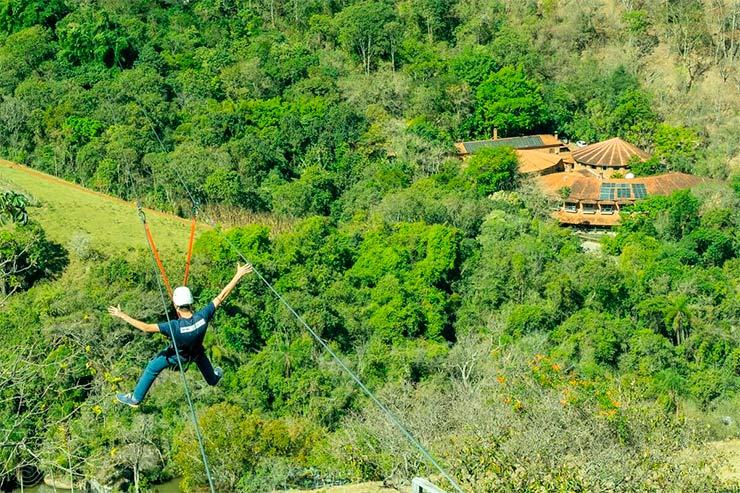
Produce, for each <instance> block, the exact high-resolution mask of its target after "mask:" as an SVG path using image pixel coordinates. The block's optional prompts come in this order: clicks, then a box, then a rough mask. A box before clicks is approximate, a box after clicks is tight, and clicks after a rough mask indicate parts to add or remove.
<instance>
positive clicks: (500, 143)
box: [463, 135, 545, 153]
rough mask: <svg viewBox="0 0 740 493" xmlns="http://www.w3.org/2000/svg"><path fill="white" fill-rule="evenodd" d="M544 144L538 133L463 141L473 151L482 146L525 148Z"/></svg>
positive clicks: (468, 149) (466, 147) (467, 148)
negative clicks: (526, 135)
mask: <svg viewBox="0 0 740 493" xmlns="http://www.w3.org/2000/svg"><path fill="white" fill-rule="evenodd" d="M543 145H545V143H544V142H543V141H542V138H541V137H540V136H538V135H533V136H528V137H508V138H505V139H496V140H482V141H479V142H463V146H465V149H466V150H467V151H468V152H470V153H473V152H475V151H477V150H478V149H481V148H483V147H513V148H514V149H526V148H529V147H541V146H543Z"/></svg>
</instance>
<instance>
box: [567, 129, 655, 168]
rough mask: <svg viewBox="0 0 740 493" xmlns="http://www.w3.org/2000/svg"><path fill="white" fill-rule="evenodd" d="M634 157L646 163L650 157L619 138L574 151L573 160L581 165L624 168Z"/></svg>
mask: <svg viewBox="0 0 740 493" xmlns="http://www.w3.org/2000/svg"><path fill="white" fill-rule="evenodd" d="M632 156H638V157H639V158H640V160H641V161H646V160H647V159H648V158H649V157H650V156H648V154H647V153H646V152H645V151H643V150H641V149H638V148H637V147H635V146H633V145H632V144H630V143H629V142H625V141H623V140H622V139H620V138H619V137H615V138H613V139H609V140H605V141H603V142H597V143H596V144H591V145H588V146H586V147H582V148H580V149H576V150H575V151H573V159H574V160H575V161H576V162H579V163H581V164H590V165H592V166H612V167H617V168H624V167H625V166H627V165H628V164H629V162H630V160H631V159H632Z"/></svg>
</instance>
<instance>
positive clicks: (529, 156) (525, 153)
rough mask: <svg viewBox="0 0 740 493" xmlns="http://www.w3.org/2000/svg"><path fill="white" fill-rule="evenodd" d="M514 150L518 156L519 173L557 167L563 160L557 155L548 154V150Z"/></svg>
mask: <svg viewBox="0 0 740 493" xmlns="http://www.w3.org/2000/svg"><path fill="white" fill-rule="evenodd" d="M515 152H516V155H517V157H518V158H519V172H520V173H538V172H540V171H547V170H549V169H553V168H557V167H558V165H561V163H562V161H563V159H562V158H561V157H560V156H559V155H557V154H550V153H549V152H541V151H535V150H530V149H517V150H516V151H515ZM561 169H562V166H561Z"/></svg>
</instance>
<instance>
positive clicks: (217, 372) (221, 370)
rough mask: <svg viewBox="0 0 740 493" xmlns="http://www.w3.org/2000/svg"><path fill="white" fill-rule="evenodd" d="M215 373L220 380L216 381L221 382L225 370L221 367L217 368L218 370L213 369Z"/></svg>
mask: <svg viewBox="0 0 740 493" xmlns="http://www.w3.org/2000/svg"><path fill="white" fill-rule="evenodd" d="M213 373H215V374H216V376H217V377H218V380H216V383H218V382H220V381H221V379H222V378H223V376H224V370H223V368H221V367H220V366H217V367H216V368H214V369H213Z"/></svg>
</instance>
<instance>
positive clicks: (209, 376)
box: [133, 350, 220, 402]
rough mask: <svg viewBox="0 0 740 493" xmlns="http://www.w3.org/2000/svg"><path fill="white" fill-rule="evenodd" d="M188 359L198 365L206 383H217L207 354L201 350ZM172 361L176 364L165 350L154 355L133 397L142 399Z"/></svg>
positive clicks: (173, 358)
mask: <svg viewBox="0 0 740 493" xmlns="http://www.w3.org/2000/svg"><path fill="white" fill-rule="evenodd" d="M190 361H193V362H195V364H196V365H198V369H199V370H200V372H201V373H202V374H203V378H205V379H206V382H207V383H208V385H216V384H217V383H218V381H219V380H220V379H219V377H218V375H216V373H215V372H214V371H213V365H212V364H211V361H210V360H209V359H208V356H206V353H205V351H203V350H201V351H200V352H199V353H198V354H197V355H196V356H194V357H193V358H191V359H190ZM173 362H174V364H175V365H177V357H175V356H172V357H171V358H168V357H167V350H164V351H161V352H160V353H159V354H158V355H156V356H155V357H154V359H152V360H151V361H150V362H149V364H148V365H146V368H145V369H144V373H142V375H141V377H140V378H139V381H138V383H137V384H136V388H135V389H134V393H133V396H134V399H136V400H137V401H139V402H141V401H143V400H144V397H146V394H147V392H149V388H150V387H151V386H152V384H153V383H154V380H155V379H156V378H157V376H158V375H159V374H160V373H162V371H163V370H164V369H166V368H169V367H170V365H171V364H172V363H173Z"/></svg>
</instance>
